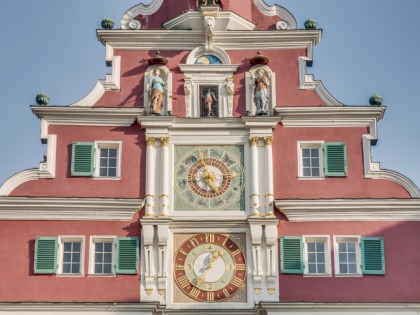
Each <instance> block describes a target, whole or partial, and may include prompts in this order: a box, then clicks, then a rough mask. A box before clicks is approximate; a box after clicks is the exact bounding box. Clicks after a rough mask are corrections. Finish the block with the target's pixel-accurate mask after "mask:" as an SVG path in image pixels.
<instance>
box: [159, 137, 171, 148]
mask: <svg viewBox="0 0 420 315" xmlns="http://www.w3.org/2000/svg"><path fill="white" fill-rule="evenodd" d="M160 143H161V144H162V147H167V146H168V144H169V137H164V138H160Z"/></svg>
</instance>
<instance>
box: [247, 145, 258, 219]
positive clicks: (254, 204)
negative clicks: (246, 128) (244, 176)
mask: <svg viewBox="0 0 420 315" xmlns="http://www.w3.org/2000/svg"><path fill="white" fill-rule="evenodd" d="M249 144H250V146H251V165H252V168H251V169H252V174H251V196H250V202H251V210H252V216H256V217H258V216H260V211H259V207H260V205H259V203H260V201H259V199H260V194H259V185H258V147H257V145H258V137H249Z"/></svg>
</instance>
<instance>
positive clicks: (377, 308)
mask: <svg viewBox="0 0 420 315" xmlns="http://www.w3.org/2000/svg"><path fill="white" fill-rule="evenodd" d="M259 309H261V310H265V311H268V314H272V313H273V314H280V313H285V312H288V311H289V312H301V313H305V314H306V313H320V314H327V313H328V314H338V312H340V313H343V314H348V312H360V314H366V313H364V312H376V313H381V314H388V313H389V314H396V313H395V312H401V313H403V314H410V315H411V314H417V312H420V303H264V302H262V303H260V307H259ZM410 311H411V313H406V312H410ZM274 312H275V313H274ZM321 312H322V313H321ZM398 314H399V313H398Z"/></svg>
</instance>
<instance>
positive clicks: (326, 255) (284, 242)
mask: <svg viewBox="0 0 420 315" xmlns="http://www.w3.org/2000/svg"><path fill="white" fill-rule="evenodd" d="M280 250H281V261H280V266H281V272H282V273H284V274H301V275H307V276H329V275H331V273H332V271H331V254H330V237H329V236H328V235H326V236H323V235H322V236H316V235H310V236H282V237H281V238H280ZM334 261H335V274H336V275H337V276H362V275H384V274H385V253H384V239H383V238H381V237H360V236H334Z"/></svg>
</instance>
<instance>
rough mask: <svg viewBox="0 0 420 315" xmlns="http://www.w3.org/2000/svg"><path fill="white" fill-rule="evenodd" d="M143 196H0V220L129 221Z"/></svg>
mask: <svg viewBox="0 0 420 315" xmlns="http://www.w3.org/2000/svg"><path fill="white" fill-rule="evenodd" d="M143 206H144V201H143V199H100V198H27V197H0V220H72V221H74V220H83V221H85V220H95V221H110V220H119V221H129V220H131V219H132V217H133V215H134V214H135V213H136V211H139V210H140V209H141V208H143Z"/></svg>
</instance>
